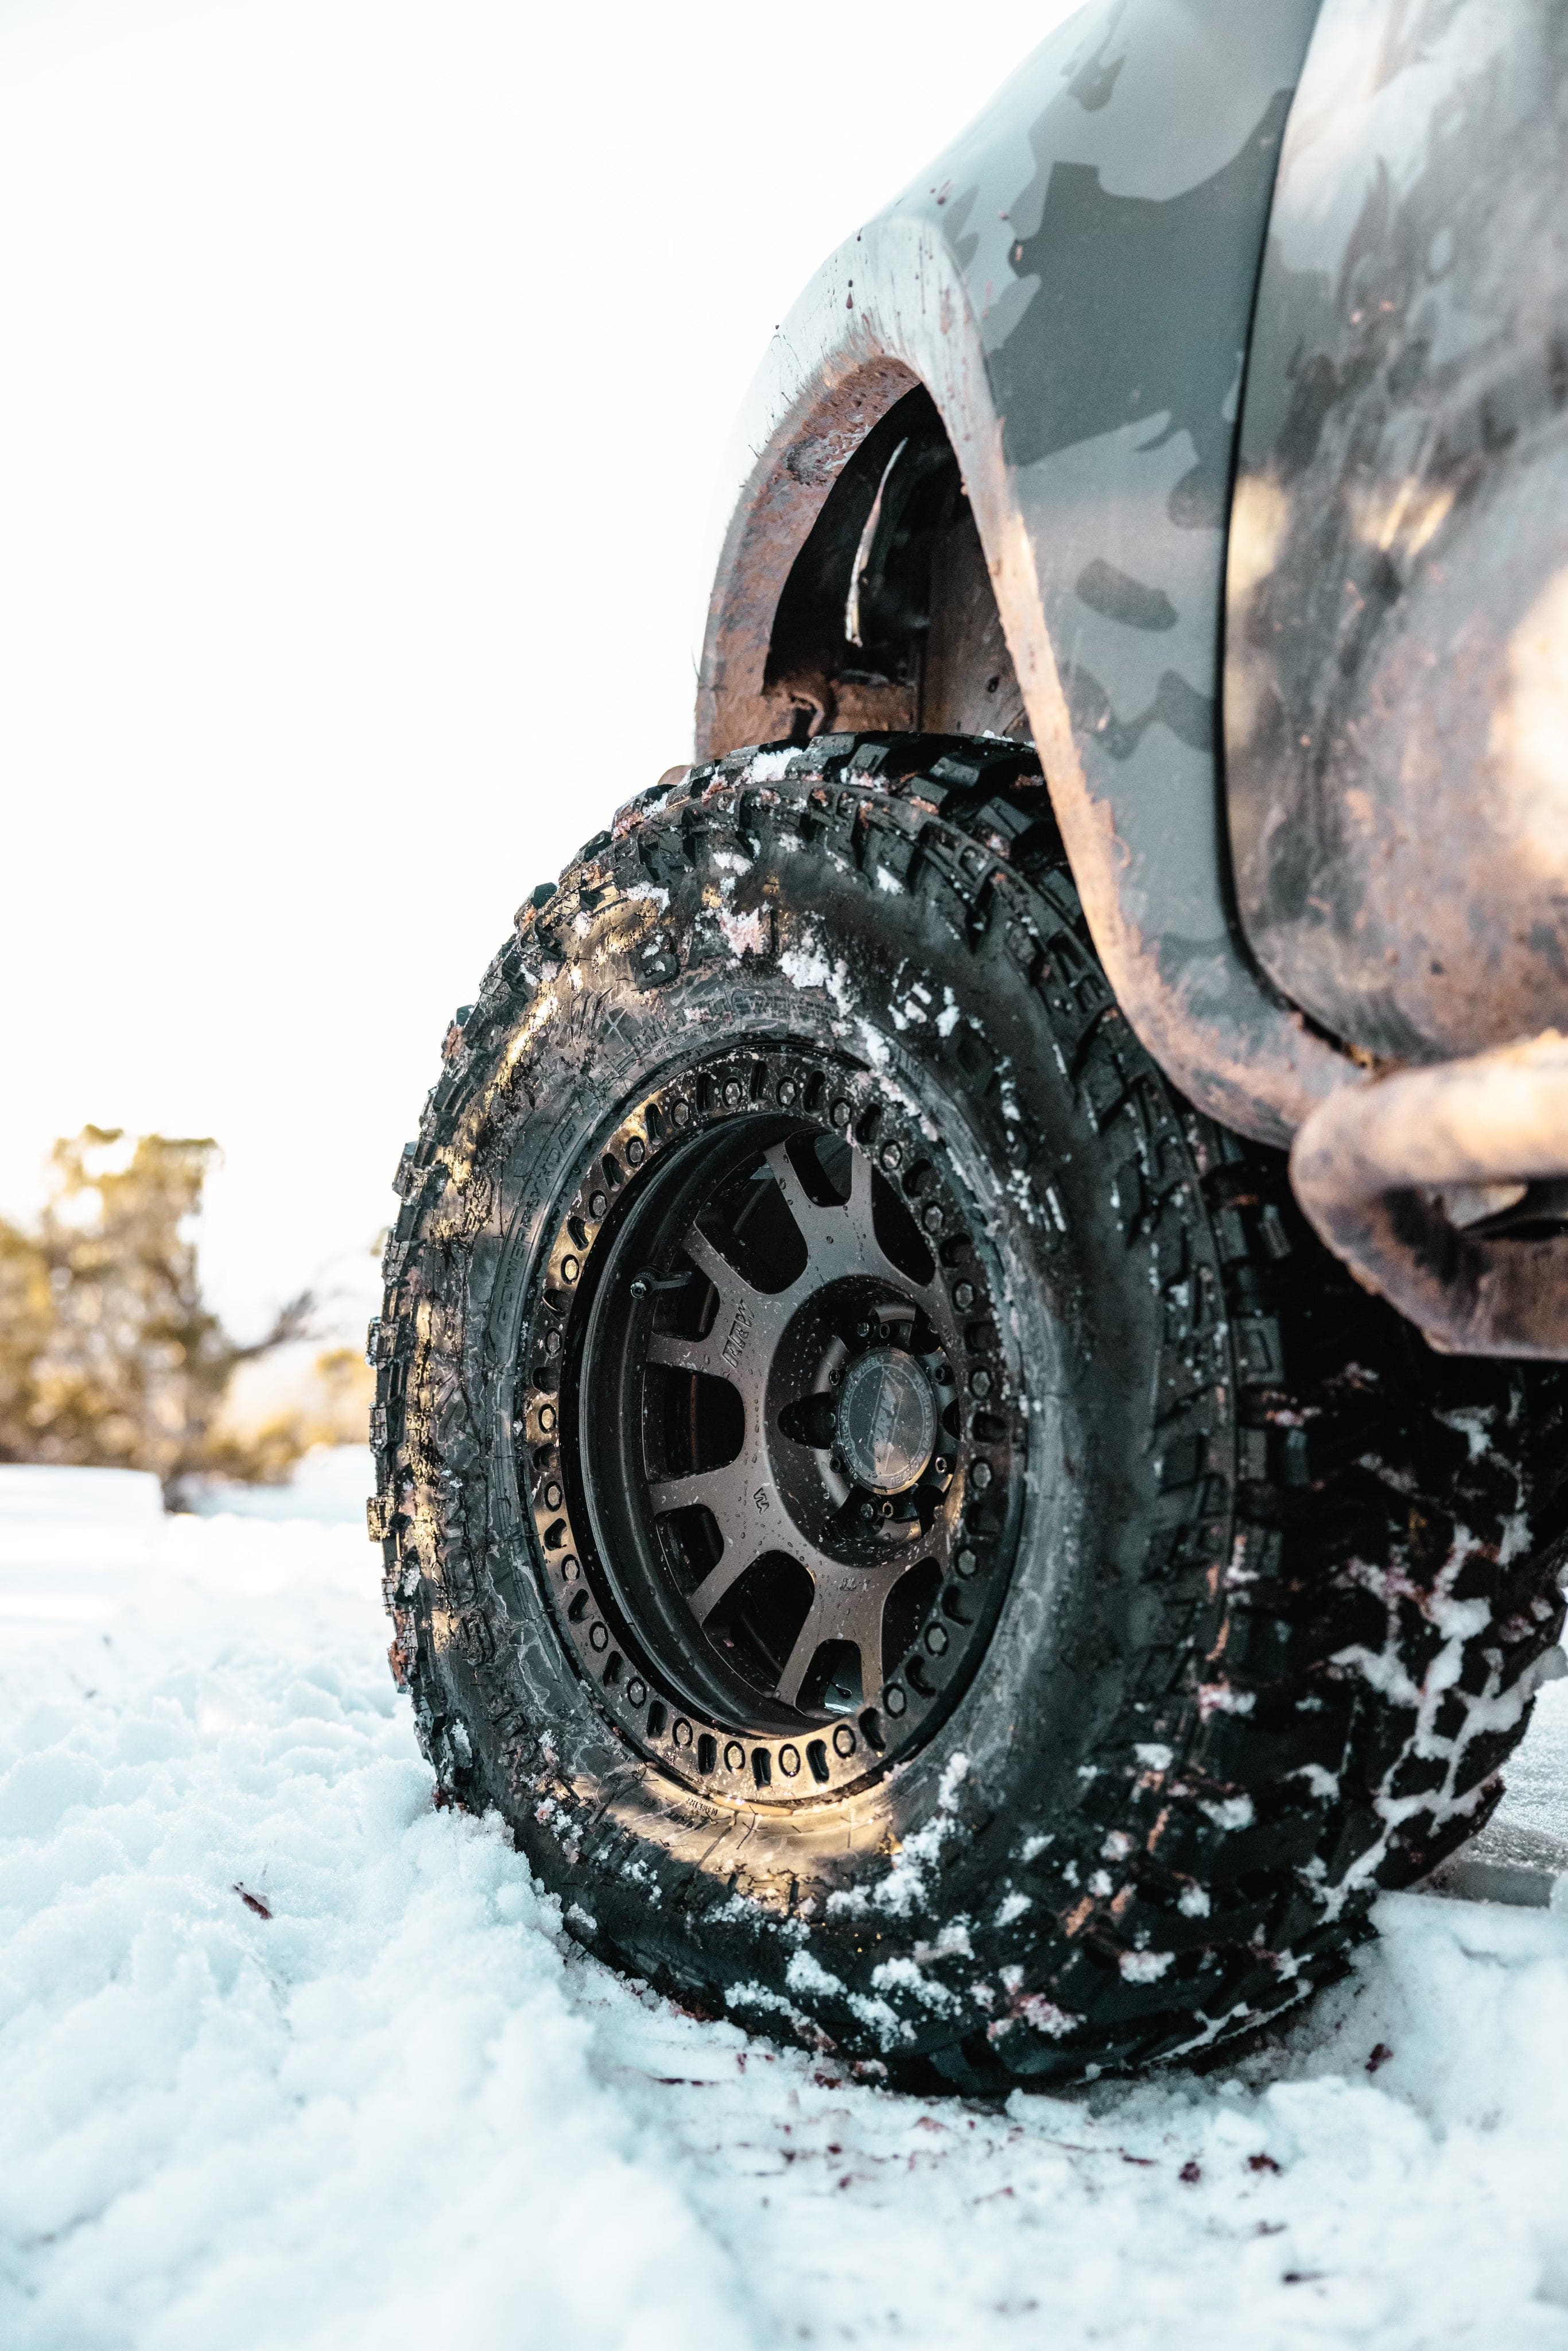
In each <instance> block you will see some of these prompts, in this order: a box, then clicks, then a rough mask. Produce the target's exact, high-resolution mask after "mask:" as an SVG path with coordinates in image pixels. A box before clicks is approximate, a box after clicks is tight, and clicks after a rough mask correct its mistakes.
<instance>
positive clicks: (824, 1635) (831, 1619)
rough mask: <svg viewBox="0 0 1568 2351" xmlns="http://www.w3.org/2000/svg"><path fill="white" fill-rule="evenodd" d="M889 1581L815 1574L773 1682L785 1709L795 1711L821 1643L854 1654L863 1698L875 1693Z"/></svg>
mask: <svg viewBox="0 0 1568 2351" xmlns="http://www.w3.org/2000/svg"><path fill="white" fill-rule="evenodd" d="M895 1581H896V1578H895V1577H890V1576H889V1575H888V1573H887V1572H886V1571H885V1570H883V1571H880V1572H875V1573H871V1574H856V1573H853V1572H852V1571H850V1570H845V1569H842V1568H837V1569H834V1568H831V1567H828V1566H827V1565H826V1563H825V1562H824V1565H823V1566H822V1567H820V1568H819V1569H818V1571H817V1578H816V1584H817V1588H816V1592H815V1593H814V1595H813V1597H812V1601H811V1605H810V1611H809V1612H808V1614H807V1617H806V1621H805V1623H804V1624H803V1625H801V1627H800V1632H799V1633H798V1634H797V1635H796V1637H795V1645H794V1646H793V1648H791V1650H790V1652H789V1657H788V1658H787V1660H786V1661H785V1666H784V1670H783V1672H782V1673H781V1674H780V1675H779V1681H778V1685H777V1694H778V1696H779V1698H781V1699H782V1701H783V1703H784V1704H785V1705H786V1706H797V1705H799V1703H800V1691H801V1688H802V1686H803V1685H804V1683H805V1679H806V1677H807V1675H808V1674H809V1673H810V1669H811V1663H812V1660H813V1659H814V1658H815V1656H816V1655H817V1652H818V1651H819V1649H821V1646H822V1645H823V1644H824V1642H827V1641H842V1642H844V1643H846V1644H847V1646H849V1647H850V1648H852V1649H853V1650H854V1651H855V1652H856V1653H857V1655H858V1656H859V1658H860V1661H861V1689H862V1693H863V1694H864V1695H865V1696H866V1697H868V1698H869V1697H870V1696H871V1694H872V1692H873V1690H877V1689H880V1688H881V1687H882V1617H883V1609H884V1607H885V1606H886V1604H887V1595H888V1593H889V1591H890V1590H891V1589H892V1585H893V1583H894V1582H895Z"/></svg>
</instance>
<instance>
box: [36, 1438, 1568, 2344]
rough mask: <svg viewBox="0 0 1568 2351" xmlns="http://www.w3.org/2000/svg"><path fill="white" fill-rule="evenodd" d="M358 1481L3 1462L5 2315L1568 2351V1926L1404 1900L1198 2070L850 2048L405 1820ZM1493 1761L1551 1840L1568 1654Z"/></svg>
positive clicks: (497, 1843) (64, 2323)
mask: <svg viewBox="0 0 1568 2351" xmlns="http://www.w3.org/2000/svg"><path fill="white" fill-rule="evenodd" d="M364 1485H365V1475H364V1464H363V1460H362V1458H361V1457H359V1456H350V1457H347V1458H346V1459H344V1458H329V1459H327V1460H324V1461H320V1462H318V1463H316V1464H313V1465H311V1466H310V1467H309V1468H308V1470H307V1472H306V1475H305V1479H304V1481H303V1483H302V1485H301V1487H300V1488H298V1489H295V1491H294V1493H293V1495H292V1497H291V1498H290V1499H287V1500H285V1499H281V1498H279V1499H275V1500H274V1501H273V1502H272V1503H271V1504H270V1506H269V1507H270V1508H271V1509H272V1510H275V1511H277V1510H296V1511H298V1510H301V1509H306V1510H316V1511H318V1512H319V1513H320V1514H321V1515H319V1516H318V1517H316V1518H308V1517H299V1516H295V1517H292V1518H290V1517H279V1516H271V1517H268V1516H262V1515H249V1516H239V1515H233V1514H229V1515H214V1516H204V1517H190V1518H183V1519H174V1520H164V1519H162V1517H161V1516H160V1514H159V1511H158V1508H157V1497H156V1492H155V1489H152V1485H151V1481H142V1480H139V1479H134V1478H129V1477H122V1476H120V1475H119V1474H117V1473H110V1472H92V1471H88V1472H48V1471H42V1470H17V1469H0V2344H4V2345H5V2346H6V2351H120V2346H136V2351H220V2346H221V2351H253V2346H268V2351H270V2347H271V2346H278V2351H282V2346H288V2351H328V2346H330V2347H331V2351H340V2346H347V2347H348V2351H358V2346H367V2351H371V2346H373V2351H397V2346H403V2345H407V2346H418V2351H522V2346H528V2351H532V2346H548V2351H594V2346H626V2351H674V2346H681V2351H732V2346H733V2351H743V2347H747V2351H748V2347H749V2346H758V2351H761V2346H787V2345H794V2344H818V2345H832V2344H857V2345H880V2344H889V2345H894V2344H896V2345H900V2346H909V2345H932V2346H936V2345H941V2346H964V2351H969V2347H970V2346H973V2351H988V2346H1012V2345H1019V2346H1023V2345H1029V2346H1047V2345H1049V2346H1081V2345H1082V2346H1089V2345H1093V2346H1128V2351H1131V2346H1149V2351H1178V2347H1179V2346H1188V2345H1201V2346H1204V2351H1230V2346H1236V2351H1242V2346H1245V2351H1276V2346H1297V2345H1300V2346H1322V2345H1330V2344H1369V2345H1376V2346H1380V2351H1406V2346H1407V2347H1408V2351H1417V2346H1419V2351H1434V2346H1450V2345H1452V2346H1458V2345H1467V2346H1469V2345H1478V2346H1509V2351H1542V2346H1568V1911H1565V1910H1563V1908H1561V1907H1558V1908H1553V1909H1535V1910H1528V1909H1511V1908H1505V1907H1490V1906H1482V1905H1479V1904H1475V1903H1468V1902H1462V1901H1442V1900H1437V1899H1434V1898H1432V1897H1430V1896H1399V1897H1396V1898H1393V1899H1388V1900H1385V1902H1384V1904H1383V1905H1382V1907H1381V1910H1380V1913H1379V1923H1380V1925H1381V1928H1382V1935H1381V1938H1380V1939H1379V1941H1378V1942H1377V1943H1376V1945H1375V1947H1373V1948H1372V1949H1369V1950H1368V1951H1367V1952H1366V1953H1365V1954H1364V1956H1363V1957H1362V1959H1361V1961H1360V1963H1359V1966H1358V1968H1357V1970H1356V1974H1355V1978H1354V1982H1353V1983H1352V1984H1349V1985H1346V1986H1344V1987H1343V1988H1341V1989H1340V1990H1338V1991H1334V1992H1333V1993H1331V1994H1329V1995H1328V1996H1327V1997H1326V1998H1324V1999H1322V2000H1321V2001H1318V2002H1317V2003H1316V2004H1315V2005H1314V2006H1313V2007H1312V2009H1311V2010H1310V2011H1308V2012H1307V2013H1306V2014H1305V2015H1304V2016H1303V2017H1301V2019H1299V2020H1298V2021H1297V2022H1295V2023H1294V2025H1293V2026H1292V2027H1291V2030H1290V2031H1289V2032H1288V2033H1286V2034H1285V2035H1284V2036H1283V2037H1282V2038H1281V2041H1280V2043H1278V2045H1277V2046H1276V2047H1274V2048H1273V2049H1271V2050H1270V2051H1269V2052H1268V2053H1265V2054H1264V2055H1262V2056H1260V2057H1255V2058H1252V2059H1250V2060H1249V2061H1248V2062H1246V2063H1245V2064H1238V2065H1236V2067H1235V2068H1234V2070H1233V2071H1232V2072H1231V2073H1229V2074H1224V2073H1222V2074H1218V2075H1210V2076H1209V2077H1208V2078H1207V2079H1206V2080H1202V2081H1198V2080H1195V2079H1193V2078H1191V2077H1189V2076H1185V2075H1181V2074H1169V2075H1166V2076H1164V2077H1162V2078H1159V2079H1157V2080H1155V2081H1152V2082H1148V2083H1144V2084H1139V2085H1126V2084H1120V2085H1112V2084H1106V2083H1102V2084H1099V2085H1095V2087H1094V2088H1093V2089H1092V2090H1089V2091H1086V2092H1084V2093H1082V2094H1081V2095H1073V2096H1061V2095H1054V2096H1030V2095H1015V2096H1014V2097H1013V2098H1012V2099H1011V2100H1010V2101H1009V2104H1008V2105H1007V2106H1006V2108H1005V2109H992V2108H985V2107H981V2106H977V2105H967V2104H964V2103H961V2102H959V2101H956V2100H951V2101H945V2102H943V2101H938V2102H930V2103H928V2102H925V2101H923V2100H919V2099H915V2098H909V2097H904V2096H899V2095H892V2094H889V2093H887V2092H883V2091H879V2090H876V2089H873V2088H867V2087H863V2086H861V2085H855V2084H852V2083H851V2082H847V2081H845V2080H843V2079H841V2077H840V2076H839V2075H838V2074H836V2073H835V2072H834V2070H833V2069H832V2068H831V2066H830V2065H826V2064H823V2063H822V2062H821V2061H820V2060H813V2059H812V2058H810V2057H809V2056H807V2055H804V2054H802V2053H799V2052H796V2051H794V2050H784V2049H774V2048H771V2047H769V2046H768V2045H767V2044H766V2043H762V2042H759V2041H756V2040H752V2039H748V2038H747V2036H746V2035H745V2034H743V2033H742V2032H739V2031H738V2030H737V2029H736V2028H735V2027H733V2026H730V2025H727V2024H704V2023H699V2022H695V2021H693V2020H692V2019H691V2018H689V2017H687V2016H685V2015H684V2014H681V2013H679V2012H678V2011H675V2010H674V2009H672V2008H670V2007H668V2006H667V2005H666V2004H664V2002H663V2001H658V2000H656V1999H654V1998H653V1997H652V1996H650V1995H648V1994H645V1993H643V1992H640V1991H638V1990H637V1989H636V1988H635V1987H634V1986H631V1985H628V1984H626V1983H623V1982H622V1981H621V1980H618V1979H617V1978H615V1977H614V1976H612V1975H610V1974H608V1973H607V1972H606V1971H605V1970H603V1969H602V1968H601V1967H600V1966H599V1965H598V1964H597V1963H596V1962H595V1961H593V1960H591V1959H586V1958H584V1957H582V1956H581V1955H580V1954H579V1953H577V1952H576V1951H575V1950H574V1949H573V1948H572V1947H571V1945H570V1943H569V1942H568V1941H567V1940H566V1939H565V1938H564V1937H563V1935H562V1933H561V1929H560V1925H559V1917H558V1916H557V1912H556V1908H555V1906H554V1905H553V1903H551V1902H549V1901H548V1900H546V1899H544V1898H542V1897H541V1896H539V1895H538V1894H536V1893H535V1891H534V1890H533V1887H532V1886H531V1885H530V1882H529V1879H528V1873H527V1871H526V1869H525V1867H524V1865H522V1863H521V1862H520V1861H519V1860H518V1859H517V1856H516V1855H514V1854H512V1853H511V1852H510V1851H509V1850H508V1849H507V1844H506V1843H505V1841H504V1839H503V1838H502V1837H501V1836H500V1835H499V1834H497V1831H496V1829H495V1827H494V1825H492V1824H487V1823H482V1822H476V1821H473V1820H469V1819H466V1818H463V1817H460V1816H458V1815H456V1814H454V1813H437V1812H435V1811H434V1810H433V1809H432V1806H431V1802H430V1779H429V1775H428V1773H427V1772H426V1771H425V1769H424V1766H423V1763H422V1761H420V1758H419V1755H418V1752H417V1750H416V1749H415V1745H414V1740H413V1730H412V1728H411V1725H410V1721H409V1715H408V1709H407V1705H406V1701H402V1700H400V1699H398V1698H396V1697H395V1696H394V1693H393V1691H392V1685H391V1682H390V1680H389V1678H388V1676H387V1671H386V1667H385V1664H384V1661H383V1654H382V1653H383V1648H384V1639H385V1635H384V1628H383V1625H382V1618H381V1614H380V1605H379V1600H378V1596H377V1590H376V1581H377V1562H376V1559H375V1555H374V1554H373V1552H371V1548H370V1546H369V1545H368V1544H367V1543H366V1541H365V1540H364V1535H363V1531H362V1529H363V1520H362V1517H361V1514H360V1497H361V1494H362V1492H363V1490H364ZM216 1499H218V1500H220V1501H221V1500H222V1499H223V1498H221V1497H220V1498H216ZM264 1507H268V1506H264ZM1517 1777H1518V1782H1519V1785H1520V1788H1521V1797H1520V1800H1519V1801H1520V1802H1521V1804H1522V1805H1523V1806H1524V1808H1525V1813H1527V1814H1528V1819H1529V1822H1530V1823H1531V1824H1532V1825H1533V1826H1534V1827H1535V1828H1537V1829H1539V1830H1543V1831H1546V1832H1548V1833H1553V1834H1564V1833H1565V1832H1568V1684H1564V1683H1558V1684H1557V1685H1555V1686H1554V1687H1551V1688H1549V1689H1548V1690H1547V1692H1546V1693H1545V1697H1544V1699H1543V1702H1542V1714H1541V1717H1540V1720H1539V1728H1538V1729H1537V1730H1536V1731H1534V1732H1532V1734H1531V1745H1530V1748H1529V1750H1528V1752H1527V1755H1526V1757H1525V1758H1524V1759H1523V1765H1522V1768H1521V1770H1520V1771H1519V1772H1518V1775H1517ZM1521 1817H1523V1815H1522V1814H1521Z"/></svg>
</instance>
